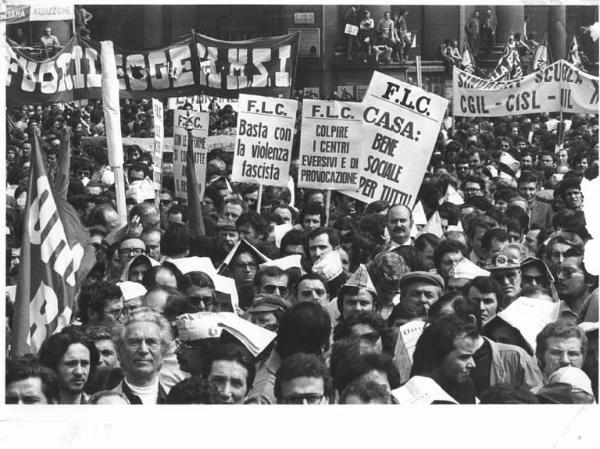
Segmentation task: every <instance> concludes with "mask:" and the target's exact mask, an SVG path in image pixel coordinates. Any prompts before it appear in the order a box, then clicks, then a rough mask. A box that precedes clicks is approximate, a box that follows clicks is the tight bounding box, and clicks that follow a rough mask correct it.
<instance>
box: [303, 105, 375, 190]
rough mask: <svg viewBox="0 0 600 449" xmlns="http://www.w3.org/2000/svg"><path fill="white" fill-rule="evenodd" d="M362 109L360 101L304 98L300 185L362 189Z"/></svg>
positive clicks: (312, 187) (337, 188)
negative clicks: (360, 174) (360, 170)
mask: <svg viewBox="0 0 600 449" xmlns="http://www.w3.org/2000/svg"><path fill="white" fill-rule="evenodd" d="M362 111H363V106H362V104H360V103H349V102H343V101H325V100H304V101H303V102H302V128H301V130H302V132H301V133H300V169H299V171H298V187H305V188H311V189H329V190H351V191H357V190H358V178H359V174H358V169H359V165H358V164H359V161H360V150H361V146H362V145H363V137H364V122H363V120H362Z"/></svg>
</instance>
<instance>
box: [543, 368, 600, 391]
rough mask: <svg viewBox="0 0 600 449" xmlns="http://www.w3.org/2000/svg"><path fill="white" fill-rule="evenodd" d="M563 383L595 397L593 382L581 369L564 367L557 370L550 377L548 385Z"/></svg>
mask: <svg viewBox="0 0 600 449" xmlns="http://www.w3.org/2000/svg"><path fill="white" fill-rule="evenodd" d="M556 382H561V383H565V384H569V385H572V386H573V387H575V388H578V389H580V390H582V391H585V392H586V393H589V394H591V395H592V396H593V395H594V391H593V390H592V381H591V380H590V378H589V377H588V375H587V374H585V373H584V372H583V371H582V370H581V369H579V368H575V367H574V366H563V367H562V368H559V369H557V370H556V371H554V372H553V373H552V374H550V377H548V382H546V385H548V384H551V383H556Z"/></svg>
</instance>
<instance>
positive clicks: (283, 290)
mask: <svg viewBox="0 0 600 449" xmlns="http://www.w3.org/2000/svg"><path fill="white" fill-rule="evenodd" d="M262 289H263V290H264V292H265V293H268V294H269V295H279V296H287V294H288V293H289V289H288V288H287V287H282V286H281V285H273V284H267V285H263V288H262Z"/></svg>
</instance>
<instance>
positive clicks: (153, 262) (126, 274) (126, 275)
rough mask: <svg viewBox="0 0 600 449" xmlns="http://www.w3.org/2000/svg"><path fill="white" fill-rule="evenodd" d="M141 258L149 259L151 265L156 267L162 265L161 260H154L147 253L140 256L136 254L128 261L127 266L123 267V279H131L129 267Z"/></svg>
mask: <svg viewBox="0 0 600 449" xmlns="http://www.w3.org/2000/svg"><path fill="white" fill-rule="evenodd" d="M140 258H141V259H145V260H147V261H148V263H149V264H150V266H151V267H156V266H158V265H160V262H159V261H157V260H154V259H153V258H152V257H148V256H147V255H145V254H140V255H139V256H135V257H134V258H133V259H131V260H130V261H129V262H127V263H126V264H125V268H123V272H122V273H121V280H122V281H127V280H128V279H129V269H130V268H131V266H132V265H133V264H134V263H137V262H136V261H137V260H138V259H140Z"/></svg>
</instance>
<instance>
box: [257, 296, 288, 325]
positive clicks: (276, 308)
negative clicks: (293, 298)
mask: <svg viewBox="0 0 600 449" xmlns="http://www.w3.org/2000/svg"><path fill="white" fill-rule="evenodd" d="M289 308H290V304H289V303H288V302H287V301H286V300H285V299H283V298H281V297H279V296H277V295H269V294H267V293H260V294H258V295H257V296H256V297H255V298H254V302H253V303H252V305H251V306H250V308H249V309H248V310H247V312H248V314H249V315H250V322H251V323H252V324H256V325H257V326H260V327H264V328H265V329H268V330H270V331H273V332H277V327H278V324H279V319H280V318H281V316H282V315H283V313H284V312H285V311H286V310H288V309H289Z"/></svg>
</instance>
